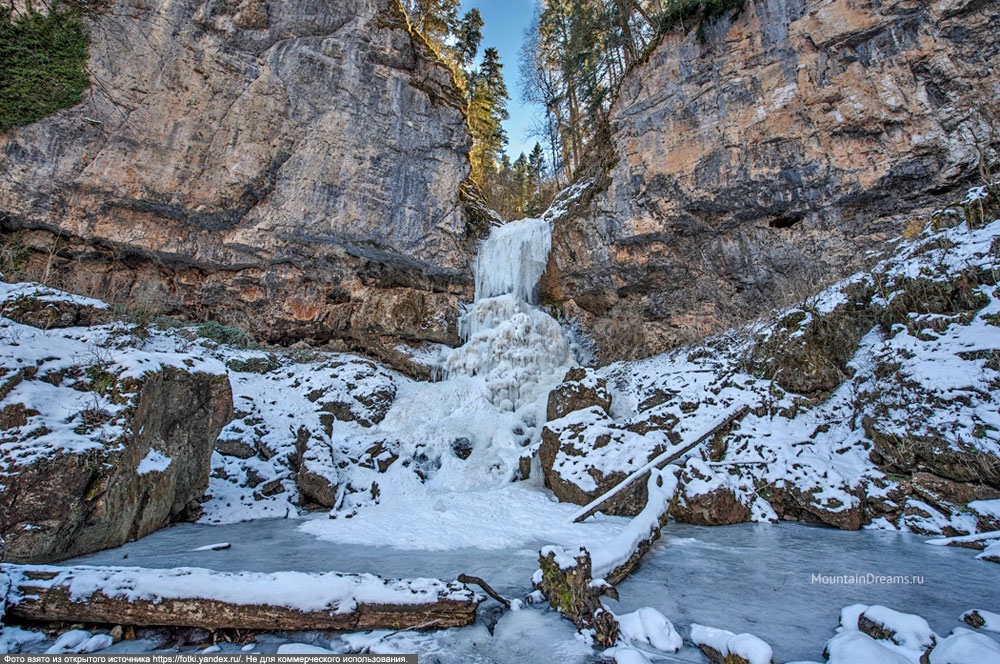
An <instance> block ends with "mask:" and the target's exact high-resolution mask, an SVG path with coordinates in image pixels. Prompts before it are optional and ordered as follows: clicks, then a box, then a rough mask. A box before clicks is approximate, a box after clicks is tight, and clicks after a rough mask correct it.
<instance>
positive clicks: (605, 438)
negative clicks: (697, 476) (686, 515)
mask: <svg viewBox="0 0 1000 664" xmlns="http://www.w3.org/2000/svg"><path fill="white" fill-rule="evenodd" d="M652 444H654V445H655V443H652ZM650 448H651V443H650V442H649V441H647V440H645V439H644V438H643V437H642V436H639V435H638V434H635V433H633V432H631V431H628V430H627V429H619V428H618V427H617V426H616V424H615V422H614V421H613V420H612V419H611V418H610V417H608V415H607V413H606V412H605V410H604V409H603V408H602V407H601V406H600V405H594V406H591V407H589V408H587V409H585V410H578V411H574V412H572V413H570V414H569V415H567V416H565V417H563V418H560V419H558V420H554V421H550V422H549V423H548V424H546V425H545V428H544V429H542V444H541V446H540V447H539V449H538V459H539V461H540V462H541V467H542V473H543V474H544V477H545V486H546V487H548V488H549V489H551V490H552V493H554V494H555V496H556V498H558V499H559V500H560V501H562V502H567V503H575V504H577V505H586V504H588V503H590V502H591V501H592V500H594V499H596V498H598V497H600V496H602V495H603V494H605V493H607V492H608V491H610V490H611V489H613V488H614V487H615V486H617V485H618V484H619V483H620V482H622V481H623V480H624V479H625V478H626V477H628V476H629V475H630V474H631V473H632V472H633V471H635V470H637V469H638V468H639V467H641V466H642V465H644V464H645V463H646V462H648V461H649V460H650V459H652V458H653V457H655V456H656V455H658V454H659V453H660V452H662V451H663V450H664V447H663V446H661V445H656V446H655V447H653V448H652V449H650ZM646 498H647V494H646V487H645V485H644V484H643V483H642V482H637V483H636V484H635V490H634V491H630V492H629V494H628V495H624V496H622V497H621V498H619V499H617V500H615V501H613V502H612V503H610V504H609V505H608V506H607V509H606V510H605V513H606V514H616V515H624V516H635V515H636V514H638V513H639V512H640V511H641V510H642V508H643V506H644V505H645V504H646Z"/></svg>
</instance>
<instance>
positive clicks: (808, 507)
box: [761, 481, 870, 530]
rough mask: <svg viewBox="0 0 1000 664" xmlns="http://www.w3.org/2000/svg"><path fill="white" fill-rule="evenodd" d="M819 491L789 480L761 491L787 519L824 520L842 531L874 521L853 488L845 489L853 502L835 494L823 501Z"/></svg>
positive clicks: (772, 505)
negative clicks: (854, 494) (853, 493)
mask: <svg viewBox="0 0 1000 664" xmlns="http://www.w3.org/2000/svg"><path fill="white" fill-rule="evenodd" d="M819 493H821V491H820V490H819V489H818V488H817V489H813V490H803V489H802V488H801V487H798V486H795V485H793V484H791V483H789V482H787V481H781V482H777V483H775V485H774V486H772V487H768V489H767V490H766V491H761V495H762V496H763V497H764V498H765V499H766V500H767V501H768V502H769V503H771V507H772V508H773V509H774V511H775V513H776V514H777V515H778V518H779V519H782V520H785V521H805V522H807V523H823V524H826V525H828V526H834V527H835V528H840V529H841V530H859V529H860V528H861V527H862V526H864V525H865V524H867V523H870V519H869V517H868V515H867V513H866V511H865V501H864V500H862V499H859V498H857V497H856V496H851V494H852V492H851V491H850V490H849V489H847V488H845V489H844V493H845V494H847V495H848V496H850V503H849V504H845V503H844V502H843V501H841V500H840V499H839V498H834V497H831V498H826V499H825V500H821V499H820V498H819V497H818V495H817V494H819Z"/></svg>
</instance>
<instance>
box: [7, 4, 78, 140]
mask: <svg viewBox="0 0 1000 664" xmlns="http://www.w3.org/2000/svg"><path fill="white" fill-rule="evenodd" d="M27 5H28V8H27V10H26V11H25V12H23V13H15V12H14V11H13V9H12V7H10V6H7V7H2V8H0V134H3V133H6V132H7V131H9V130H10V129H12V128H14V127H20V126H22V125H26V124H29V123H32V122H34V121H36V120H39V119H41V118H44V117H46V116H47V115H51V114H52V113H54V112H55V111H57V110H59V109H61V108H69V107H70V106H75V105H76V104H78V103H80V101H81V100H82V99H83V91H84V90H86V89H87V86H88V85H89V84H90V78H89V76H88V74H87V69H86V65H87V48H88V46H89V45H90V36H89V35H88V34H87V31H86V29H85V28H84V25H83V21H82V20H81V19H80V10H79V8H78V7H77V6H75V5H71V4H54V5H53V6H52V8H51V9H50V11H49V12H48V13H47V14H42V13H39V12H37V11H35V10H34V9H33V8H32V6H31V3H30V2H28V3H27Z"/></svg>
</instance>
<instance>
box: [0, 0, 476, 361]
mask: <svg viewBox="0 0 1000 664" xmlns="http://www.w3.org/2000/svg"><path fill="white" fill-rule="evenodd" d="M88 21H89V27H90V31H91V35H92V46H91V57H90V70H91V74H92V82H93V85H92V87H91V89H90V91H89V92H88V94H87V99H86V101H85V102H83V103H82V104H80V105H78V106H77V107H74V108H72V109H69V110H67V111H63V112H59V113H57V114H56V115H55V116H53V117H50V118H47V119H45V120H43V121H40V122H38V123H35V124H33V125H30V126H28V127H24V128H21V129H18V130H14V131H12V132H10V133H8V134H7V135H5V136H2V137H0V166H2V169H3V172H4V177H3V178H2V179H0V223H2V225H3V230H4V231H5V237H4V244H5V246H6V254H7V255H9V256H15V257H19V259H20V260H19V261H18V262H16V263H17V266H18V267H19V268H20V269H19V275H18V276H20V277H22V278H27V279H32V278H33V279H36V280H41V281H45V283H48V284H50V285H54V286H58V287H61V288H63V289H66V290H69V291H72V292H77V293H82V294H88V295H92V296H96V297H101V298H102V299H105V300H108V301H112V302H121V303H126V302H127V303H128V304H129V306H131V307H133V308H145V309H148V310H152V311H156V312H163V313H169V314H179V315H185V316H188V317H193V318H201V319H205V318H209V317H211V318H212V319H213V320H222V321H223V322H229V323H234V324H238V325H239V326H241V327H244V328H247V327H249V328H250V329H251V331H252V332H253V334H254V335H255V336H257V337H258V338H263V339H266V340H269V341H274V342H277V341H288V340H294V339H297V338H309V339H316V340H320V341H323V340H327V339H340V340H343V341H344V343H345V344H346V345H350V346H354V347H361V348H364V349H366V350H370V351H375V352H378V351H380V350H387V349H389V348H390V347H391V346H392V345H393V344H395V343H397V342H398V341H399V340H415V341H420V340H430V341H436V342H455V341H457V336H456V331H455V323H454V316H455V315H456V313H457V302H458V299H459V296H467V295H468V294H469V293H470V290H471V284H470V274H469V262H470V250H474V240H475V238H474V235H475V233H473V232H472V230H471V226H470V223H469V222H468V219H467V209H466V207H465V203H463V197H462V195H461V194H460V185H461V184H462V183H463V182H464V180H465V178H466V176H467V174H468V171H469V161H468V154H467V153H468V150H469V144H470V139H469V136H468V132H467V127H466V122H465V118H464V114H463V108H464V104H463V102H462V99H461V97H460V93H459V91H458V89H457V88H456V87H455V84H454V81H453V79H452V77H451V74H450V72H449V71H448V70H447V68H446V67H445V66H443V65H441V64H440V63H439V62H438V61H437V60H436V58H435V56H434V54H433V53H432V52H431V51H430V49H429V47H428V46H427V45H426V43H425V42H424V41H423V40H422V39H421V38H419V37H417V36H414V35H413V34H411V32H410V31H409V29H408V28H407V24H406V18H405V16H404V15H403V13H402V11H401V9H400V7H399V3H398V1H397V0H350V1H347V2H315V1H312V0H297V1H295V2H271V3H265V2H261V1H260V0H240V1H229V0H183V1H182V2H166V1H159V0H157V1H154V2H151V3H150V2H137V1H135V0H117V1H116V2H112V3H110V4H109V5H106V6H102V8H101V9H100V10H99V11H97V12H96V13H94V14H93V15H92V16H90V17H89V18H88ZM6 267H8V268H9V267H10V266H6ZM8 276H10V275H8ZM390 355H391V353H390Z"/></svg>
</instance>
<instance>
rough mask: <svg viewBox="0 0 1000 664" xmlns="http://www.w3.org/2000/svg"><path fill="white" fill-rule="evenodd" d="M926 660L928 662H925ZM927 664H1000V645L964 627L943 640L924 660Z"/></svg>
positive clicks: (956, 629) (957, 628) (922, 660)
mask: <svg viewBox="0 0 1000 664" xmlns="http://www.w3.org/2000/svg"><path fill="white" fill-rule="evenodd" d="M925 660H926V662H925ZM921 662H925V664H1000V644H998V643H997V642H996V641H994V640H993V639H991V638H990V637H988V636H986V635H985V634H976V633H975V632H973V631H970V630H967V629H965V628H962V627H956V628H955V630H954V631H952V633H951V635H949V636H948V637H947V638H944V639H941V642H940V643H938V644H937V646H935V648H934V649H933V650H931V651H930V653H929V654H928V655H927V657H926V658H922V659H921Z"/></svg>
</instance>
